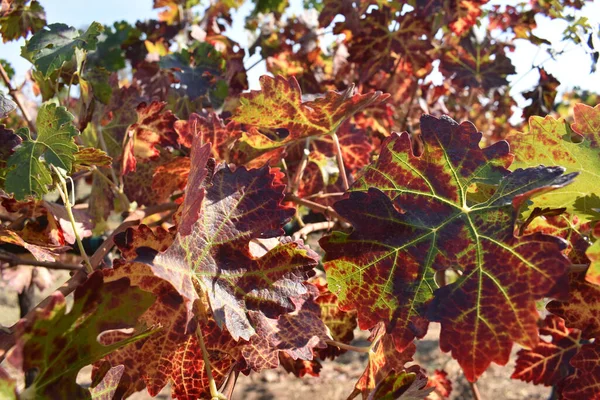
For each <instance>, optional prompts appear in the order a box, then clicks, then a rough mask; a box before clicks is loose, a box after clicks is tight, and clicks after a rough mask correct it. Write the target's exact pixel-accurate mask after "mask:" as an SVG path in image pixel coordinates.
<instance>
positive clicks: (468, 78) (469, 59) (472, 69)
mask: <svg viewBox="0 0 600 400" xmlns="http://www.w3.org/2000/svg"><path fill="white" fill-rule="evenodd" d="M449 45H450V46H451V47H450V49H447V50H445V51H444V52H443V54H442V56H441V59H440V71H441V72H442V74H444V76H445V77H447V78H451V79H452V82H453V83H454V84H455V85H457V86H459V87H465V86H468V87H470V88H478V87H482V88H483V89H485V90H489V89H492V88H496V87H500V86H506V85H508V81H507V80H506V76H507V75H512V74H514V73H515V72H516V71H515V67H514V66H513V65H512V63H511V61H510V59H509V58H508V57H506V55H505V54H504V48H503V46H504V45H503V44H501V43H495V42H492V41H491V39H490V38H485V39H484V40H483V41H482V42H479V41H478V39H477V38H476V37H475V35H474V34H471V35H469V36H467V37H464V38H462V39H459V38H458V37H453V38H451V39H450V42H449Z"/></svg>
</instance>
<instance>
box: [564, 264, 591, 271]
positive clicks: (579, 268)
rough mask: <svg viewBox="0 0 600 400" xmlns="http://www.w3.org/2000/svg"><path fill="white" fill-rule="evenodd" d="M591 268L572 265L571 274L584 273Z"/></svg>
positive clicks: (583, 265)
mask: <svg viewBox="0 0 600 400" xmlns="http://www.w3.org/2000/svg"><path fill="white" fill-rule="evenodd" d="M589 266H590V264H571V267H570V268H569V272H583V271H585V270H586V269H588V267H589Z"/></svg>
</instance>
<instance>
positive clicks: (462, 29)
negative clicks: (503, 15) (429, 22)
mask: <svg viewBox="0 0 600 400" xmlns="http://www.w3.org/2000/svg"><path fill="white" fill-rule="evenodd" d="M488 1H489V0H453V1H450V2H448V3H446V4H448V8H449V10H448V11H447V12H448V14H446V19H447V20H448V19H450V20H451V22H450V23H449V24H448V26H449V27H450V29H451V30H452V32H454V33H455V34H456V35H459V36H461V35H463V34H465V33H466V32H468V31H469V29H471V28H472V27H473V26H475V25H476V24H477V21H478V19H479V17H480V16H481V14H482V11H481V6H483V5H484V4H486V3H487V2H488Z"/></svg>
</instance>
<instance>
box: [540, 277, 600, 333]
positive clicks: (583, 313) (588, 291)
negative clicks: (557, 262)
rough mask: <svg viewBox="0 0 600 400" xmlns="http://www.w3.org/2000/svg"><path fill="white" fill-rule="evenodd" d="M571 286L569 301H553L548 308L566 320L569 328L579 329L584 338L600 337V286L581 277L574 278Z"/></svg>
mask: <svg viewBox="0 0 600 400" xmlns="http://www.w3.org/2000/svg"><path fill="white" fill-rule="evenodd" d="M569 284H570V285H569V298H568V300H566V301H561V300H553V301H551V302H550V303H548V305H547V306H546V308H547V309H548V311H550V312H551V313H552V314H555V315H558V316H559V317H561V318H562V319H564V320H565V325H566V326H567V327H568V328H573V329H579V330H580V331H581V332H582V336H583V337H584V338H586V339H589V338H594V337H595V338H598V337H600V301H598V300H599V299H600V286H598V285H594V284H592V283H589V282H586V281H585V280H584V279H583V278H582V277H581V276H574V277H572V279H571V281H570V282H569Z"/></svg>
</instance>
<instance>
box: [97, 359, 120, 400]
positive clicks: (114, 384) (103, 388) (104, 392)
mask: <svg viewBox="0 0 600 400" xmlns="http://www.w3.org/2000/svg"><path fill="white" fill-rule="evenodd" d="M103 372H104V371H103ZM123 372H125V366H124V365H117V366H116V367H112V368H110V369H109V370H108V371H107V372H106V373H105V374H104V373H103V374H99V375H104V377H103V378H102V380H101V381H100V382H99V383H98V384H95V383H96V382H92V385H91V387H90V394H91V395H92V400H114V399H121V398H125V388H126V387H127V386H128V385H129V378H128V377H127V376H123Z"/></svg>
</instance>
